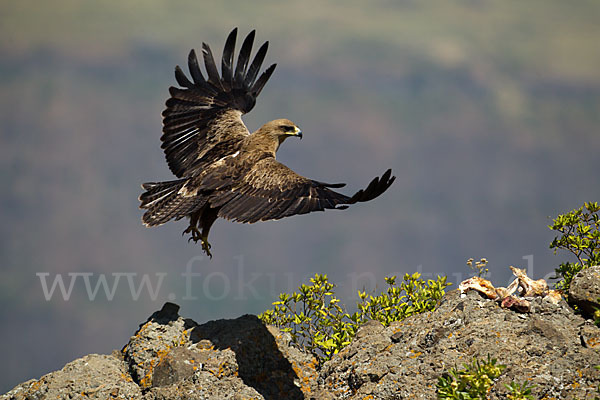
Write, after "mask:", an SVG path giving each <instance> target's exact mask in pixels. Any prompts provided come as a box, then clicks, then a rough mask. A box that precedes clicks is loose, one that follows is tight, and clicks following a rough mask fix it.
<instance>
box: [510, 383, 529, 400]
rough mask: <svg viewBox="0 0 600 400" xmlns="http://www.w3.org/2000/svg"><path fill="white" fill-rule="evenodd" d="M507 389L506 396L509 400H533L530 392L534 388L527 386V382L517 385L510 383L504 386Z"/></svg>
mask: <svg viewBox="0 0 600 400" xmlns="http://www.w3.org/2000/svg"><path fill="white" fill-rule="evenodd" d="M504 386H506V388H507V389H508V391H509V393H508V395H507V397H508V399H509V400H534V398H533V395H532V394H531V390H532V389H533V388H534V386H529V385H528V384H527V382H523V383H517V382H514V381H513V382H511V383H510V385H504Z"/></svg>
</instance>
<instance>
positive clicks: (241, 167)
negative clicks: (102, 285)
mask: <svg viewBox="0 0 600 400" xmlns="http://www.w3.org/2000/svg"><path fill="white" fill-rule="evenodd" d="M254 36H255V32H254V31H252V32H250V34H248V36H246V39H244V42H243V43H242V46H241V49H240V52H239V55H238V57H237V62H236V63H235V65H234V53H235V43H236V37H237V28H236V29H234V30H233V31H232V32H231V33H230V34H229V36H228V37H227V40H226V41H225V47H224V49H223V56H222V58H221V74H220V75H219V71H218V69H217V65H216V63H215V60H214V57H213V55H212V51H211V49H210V47H209V46H208V45H207V44H206V43H203V44H202V58H203V61H204V67H205V70H206V77H205V76H204V74H203V73H202V71H201V69H200V64H199V63H198V58H197V56H196V53H195V51H194V50H192V51H190V54H189V56H188V69H189V74H190V76H191V80H190V79H189V78H188V77H187V76H186V75H185V73H184V72H183V71H182V70H181V68H180V67H179V66H177V67H176V68H175V79H176V80H177V83H178V84H179V86H180V87H181V88H176V87H170V88H169V93H170V95H171V97H170V98H169V99H168V100H167V103H166V107H167V108H166V109H165V110H164V111H163V114H162V115H163V135H162V136H161V141H162V146H161V147H162V149H163V150H164V152H165V157H166V159H167V164H168V165H169V168H170V169H171V171H172V172H173V174H175V176H176V177H177V178H179V179H176V180H172V181H167V182H148V183H144V184H142V187H143V188H144V190H145V192H144V193H142V195H141V196H140V202H141V204H140V208H142V209H146V210H147V211H146V212H145V214H144V216H143V217H142V221H143V222H144V224H145V225H146V226H156V225H161V224H164V223H165V222H167V221H170V220H179V219H181V218H183V217H189V219H190V224H189V226H188V227H187V229H186V230H185V231H184V232H183V233H184V234H186V233H189V234H190V235H191V236H190V240H194V242H197V241H201V243H202V249H203V250H204V252H206V254H207V255H209V256H211V257H212V255H211V252H210V247H211V246H210V244H209V243H208V234H209V231H210V228H211V226H212V224H213V223H214V222H215V220H216V219H217V218H219V217H221V218H225V219H228V220H233V221H237V222H243V223H254V222H258V221H267V220H274V219H280V218H283V217H289V216H292V215H296V214H306V213H309V212H312V211H323V210H325V209H344V208H347V207H348V205H350V204H354V203H357V202H364V201H369V200H372V199H374V198H376V197H377V196H379V195H380V194H382V193H383V192H385V191H386V190H387V188H388V187H389V186H390V185H391V184H392V182H393V181H394V179H395V177H394V176H391V170H389V169H388V170H387V171H386V172H385V173H384V174H383V175H382V176H381V177H377V178H375V179H373V180H372V181H371V183H369V185H368V186H367V188H366V189H363V190H359V191H358V192H356V193H355V194H354V195H352V196H346V195H344V194H341V193H338V192H336V191H334V190H332V188H340V187H343V186H344V184H328V183H324V182H319V181H316V180H313V179H308V178H305V177H303V176H301V175H299V174H297V173H295V172H294V171H292V170H291V169H290V168H288V167H286V166H285V165H284V164H282V163H280V162H279V161H277V160H276V159H275V153H276V152H277V149H278V148H279V145H280V144H281V143H282V142H283V141H284V140H285V139H286V138H288V137H292V136H294V137H299V138H302V131H301V130H300V129H299V128H298V126H297V125H296V124H294V123H293V122H292V121H290V120H288V119H276V120H274V121H270V122H267V123H266V124H264V125H263V126H262V127H260V128H259V129H258V130H257V131H255V132H253V133H250V132H249V131H248V128H246V125H244V122H243V121H242V118H241V117H242V115H243V114H246V113H248V112H249V111H250V110H252V108H253V107H254V105H255V104H256V98H257V97H258V95H259V94H260V92H261V91H262V89H263V87H264V86H265V84H266V83H267V81H268V80H269V78H270V77H271V74H272V73H273V71H274V70H275V64H273V65H271V66H270V67H268V68H267V69H266V70H265V71H264V72H263V73H262V74H259V72H260V69H261V66H262V63H263V61H264V59H265V55H266V53H267V48H268V44H269V42H265V43H264V44H263V45H262V46H261V47H260V48H259V50H258V51H257V52H256V54H255V56H254V59H253V60H252V62H251V63H250V58H251V57H250V53H251V51H252V45H253V43H254Z"/></svg>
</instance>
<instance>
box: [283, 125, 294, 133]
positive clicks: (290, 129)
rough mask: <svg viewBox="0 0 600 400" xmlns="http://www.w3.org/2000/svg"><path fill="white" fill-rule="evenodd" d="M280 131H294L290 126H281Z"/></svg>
mask: <svg viewBox="0 0 600 400" xmlns="http://www.w3.org/2000/svg"><path fill="white" fill-rule="evenodd" d="M281 130H282V131H284V132H295V131H296V129H295V128H294V127H293V126H291V125H281Z"/></svg>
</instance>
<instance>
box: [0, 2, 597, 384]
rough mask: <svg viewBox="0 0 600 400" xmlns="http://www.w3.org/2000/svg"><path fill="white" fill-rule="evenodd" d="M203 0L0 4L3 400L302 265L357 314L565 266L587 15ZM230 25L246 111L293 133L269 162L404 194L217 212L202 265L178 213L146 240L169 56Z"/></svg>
mask: <svg viewBox="0 0 600 400" xmlns="http://www.w3.org/2000/svg"><path fill="white" fill-rule="evenodd" d="M201 3H205V2H168V1H158V0H152V1H144V2H142V1H131V2H120V3H119V2H108V1H95V2H78V1H69V0H57V1H53V2H34V1H20V2H8V1H4V2H0V38H1V39H0V54H1V55H2V57H1V58H0V143H1V145H0V166H1V167H0V173H1V174H2V175H1V176H2V183H3V190H2V191H1V192H0V208H1V213H0V218H1V219H0V222H1V223H0V252H1V253H0V254H1V255H2V264H1V265H2V279H1V280H0V305H1V307H0V309H1V311H0V337H1V338H2V339H3V340H2V343H3V345H2V347H1V348H0V349H1V351H2V354H3V356H4V359H5V363H6V364H7V365H10V366H11V368H10V370H9V371H7V372H5V373H4V374H3V375H2V376H1V377H0V392H4V391H5V390H7V389H9V388H10V387H12V385H14V384H16V383H17V382H20V381H23V380H25V379H27V378H29V377H33V376H39V375H41V374H42V373H44V372H47V371H50V370H52V369H56V368H58V367H60V366H62V365H63V364H64V363H65V362H67V361H69V360H71V359H73V358H75V357H77V356H79V355H82V354H84V353H89V352H93V351H97V352H104V353H106V352H109V351H110V349H111V348H113V347H116V346H119V344H121V343H124V342H126V339H127V335H128V334H129V333H130V332H131V331H132V330H133V328H135V327H132V326H129V325H127V324H128V323H127V322H126V321H131V318H130V315H131V313H133V312H135V313H137V314H136V315H140V314H144V313H149V312H150V311H152V310H154V309H156V308H157V306H158V305H160V304H161V303H162V302H164V301H165V300H176V301H177V302H178V303H179V304H181V305H182V306H183V307H184V308H185V309H187V311H185V314H186V315H190V316H194V315H196V316H198V317H197V318H195V319H196V320H198V321H199V322H202V320H201V319H209V318H222V317H237V316H238V315H240V314H242V313H244V312H253V313H258V312H260V311H262V310H264V309H265V308H266V307H267V306H268V305H270V302H271V301H273V300H274V297H275V296H276V295H277V294H278V293H279V292H280V291H285V290H289V289H291V288H293V287H296V286H297V285H298V284H299V283H300V282H301V281H302V280H303V279H304V278H305V277H307V276H310V275H312V274H313V273H314V272H323V273H328V274H329V275H330V276H331V277H332V278H333V280H334V281H336V282H339V283H340V284H341V287H340V288H339V292H341V293H346V296H347V299H348V303H352V301H353V297H352V296H354V293H355V289H357V288H362V285H366V286H367V287H368V288H372V287H371V280H370V279H375V280H376V282H377V283H379V284H380V285H381V283H382V282H383V277H384V276H385V275H389V274H392V273H404V272H413V271H415V270H421V271H422V272H423V273H426V274H427V273H431V274H438V273H440V274H441V273H443V274H448V275H449V279H450V280H451V281H453V282H457V281H458V280H459V278H460V276H461V275H460V274H466V273H467V270H466V268H464V261H465V260H466V259H467V258H469V257H487V258H488V259H490V260H491V263H490V266H491V270H492V275H493V276H494V280H495V281H497V282H500V281H502V280H503V279H505V280H508V276H504V275H503V274H504V271H507V268H505V267H506V265H508V264H512V265H520V266H522V267H525V266H527V261H526V260H525V259H523V257H528V256H530V255H533V268H534V273H533V275H534V276H536V277H541V276H544V275H547V274H549V273H550V272H552V271H553V269H554V266H555V265H557V264H558V263H559V262H560V261H562V260H563V259H565V258H566V257H567V256H566V255H563V256H560V257H555V256H553V255H552V253H551V251H550V250H548V249H547V247H548V243H549V242H550V240H551V239H552V237H553V235H552V233H551V232H550V231H549V230H548V229H547V228H546V225H547V224H548V223H549V222H550V221H549V219H548V217H549V216H554V215H556V214H557V213H560V212H563V211H566V210H568V209H571V208H574V207H577V206H579V205H580V204H581V203H582V202H583V201H588V200H594V201H599V200H600V185H599V180H598V171H600V157H598V154H600V132H599V131H598V127H599V126H600V47H598V43H597V42H598V38H599V37H600V24H599V23H598V20H599V18H600V3H598V2H596V1H580V2H577V3H567V2H562V1H541V0H539V1H529V2H526V3H524V2H519V1H504V2H492V1H476V0H470V1H460V2H447V1H433V2H419V1H403V2H384V1H382V2H378V3H369V6H368V7H367V6H364V5H363V4H364V3H363V2H358V1H345V2H338V1H330V2H316V1H315V2H309V3H307V2H303V3H298V4H296V5H292V4H283V3H281V2H276V1H261V2H235V1H228V2H215V3H212V4H201ZM375 4H376V5H375ZM235 26H238V27H239V28H240V32H241V33H242V34H246V33H247V32H249V31H250V30H251V29H257V41H258V42H262V41H265V40H269V41H270V48H269V53H268V55H267V61H266V63H272V62H276V63H277V64H278V67H277V69H276V71H275V74H274V75H273V77H272V79H271V81H270V82H269V83H268V85H267V86H266V87H265V89H264V91H263V93H262V94H261V97H260V98H259V102H258V104H257V107H256V108H255V109H254V110H253V111H252V113H250V114H249V115H247V116H246V117H245V121H246V122H247V124H248V125H249V127H250V128H251V129H256V128H258V127H259V126H260V125H261V124H262V123H264V122H266V121H268V120H270V119H274V118H278V117H287V118H290V119H292V120H293V121H294V122H296V123H297V124H298V125H299V126H300V127H301V128H302V130H303V131H304V134H305V136H304V139H303V140H302V141H291V140H290V141H287V142H286V143H285V145H284V146H282V148H281V150H280V152H279V153H278V158H279V159H280V160H282V161H283V162H285V163H286V164H288V165H289V166H291V167H292V168H294V169H295V170H296V171H298V172H300V173H302V174H304V175H306V176H309V177H312V178H316V179H320V180H324V181H343V182H347V183H348V192H351V191H352V190H355V189H357V188H359V187H361V186H362V185H365V184H366V183H367V182H368V180H369V179H371V178H372V177H373V176H375V175H377V174H380V173H382V172H383V171H384V170H385V169H386V168H388V167H391V168H393V169H394V172H395V174H396V175H397V181H396V183H395V184H394V185H393V186H392V187H391V188H390V190H389V191H388V192H387V193H386V194H385V195H384V196H383V197H381V198H380V199H377V201H375V202H373V203H370V204H366V205H359V206H357V207H353V208H351V209H349V210H347V211H344V212H327V213H319V214H316V215H308V216H304V217H294V218H290V219H287V220H282V221H279V222H274V223H273V222H270V223H263V224H257V225H250V226H245V225H237V224H232V223H228V222H224V221H219V222H217V224H216V225H215V227H214V228H213V232H212V233H211V238H212V244H213V253H214V255H215V257H214V259H213V260H212V261H210V262H209V261H208V260H205V259H202V258H201V254H202V253H201V251H200V249H199V247H198V246H194V245H192V244H188V243H187V242H186V239H184V238H182V237H181V231H183V229H184V228H185V223H183V222H180V223H171V224H168V225H166V226H164V227H161V228H157V229H152V230H149V229H146V228H144V227H143V226H142V225H141V223H140V215H141V212H140V211H139V210H138V209H137V204H138V203H137V196H138V195H139V193H140V190H141V189H140V186H139V185H140V183H141V182H145V181H151V180H158V179H170V178H171V176H172V175H171V174H170V172H169V171H168V168H167V166H166V163H165V162H164V157H163V154H162V152H161V149H160V142H159V137H160V129H161V118H160V113H161V111H162V109H163V105H164V101H165V100H166V97H167V95H168V92H167V88H168V86H170V85H172V84H174V83H175V80H174V77H173V68H174V66H175V64H180V65H184V64H185V61H186V57H187V52H188V51H189V49H190V48H192V47H195V48H196V49H199V48H200V47H201V43H202V41H206V42H208V43H209V44H211V45H212V47H213V50H214V52H215V53H217V54H220V52H221V49H222V46H223V43H224V41H225V38H226V36H227V34H228V32H229V31H230V30H231V29H232V28H233V27H235ZM529 259H530V258H529ZM188 267H189V268H188ZM495 267H498V269H499V270H500V271H502V272H496V271H494V268H495ZM186 270H191V271H193V272H194V273H200V274H202V275H201V276H199V277H193V278H190V279H188V280H187V281H186V279H185V277H183V276H182V273H186ZM36 273H42V274H48V275H40V276H38V275H36ZM69 273H70V274H71V275H70V276H69V275H68V274H69ZM115 273H116V274H120V275H113V274H115ZM56 274H62V275H61V276H62V277H64V280H65V285H66V289H68V287H69V283H70V279H71V278H74V279H76V280H75V281H74V282H75V283H74V285H73V291H72V294H71V296H70V297H69V298H70V300H69V301H64V300H63V298H62V296H61V295H60V288H59V287H58V286H56V287H55V289H56V291H55V293H54V295H53V296H52V298H51V299H50V300H49V301H47V300H46V299H45V295H44V290H43V287H42V281H41V280H40V277H41V278H42V280H43V279H47V282H46V283H47V284H48V286H49V287H50V285H51V284H52V282H53V279H54V278H55V277H56ZM73 274H79V275H73ZM86 274H87V275H86ZM101 274H105V276H106V278H107V280H108V283H109V285H112V284H113V283H114V282H115V279H117V278H116V276H121V278H119V279H120V281H119V282H118V285H116V286H115V288H116V289H115V291H114V297H113V298H112V300H107V295H106V294H105V293H104V291H103V289H102V288H100V287H99V290H98V291H97V292H96V297H95V300H93V301H90V299H89V296H88V294H87V292H86V286H85V279H88V280H89V282H88V284H89V285H91V286H90V287H91V288H92V289H93V288H95V287H96V282H97V281H98V279H99V278H100V277H101V276H102V275H101ZM134 274H137V275H134ZM157 274H159V275H157ZM86 276H87V278H85V277H86ZM161 276H162V278H160V277H161ZM44 277H46V278H44ZM143 277H147V279H149V280H150V281H151V282H152V283H153V284H154V285H155V286H156V284H157V282H158V281H159V280H160V279H163V280H162V285H161V286H160V288H159V290H158V291H157V293H156V296H151V295H150V294H149V293H148V291H147V290H146V289H143V290H142V291H141V292H139V294H138V296H137V297H136V296H135V293H132V292H131V290H130V288H129V286H128V284H129V283H130V282H131V283H132V284H134V286H135V288H137V287H138V286H139V284H140V283H139V282H140V281H141V280H142V279H143ZM134 292H135V291H134ZM108 297H111V296H108ZM135 298H137V300H136V299H135ZM115 320H117V321H122V322H123V323H122V329H120V330H119V331H114V330H112V328H111V330H106V329H105V327H106V326H107V325H106V324H107V322H108V321H113V323H112V324H111V325H110V326H112V327H114V326H118V324H115V323H114V321H115ZM66 327H68V329H67V328H66Z"/></svg>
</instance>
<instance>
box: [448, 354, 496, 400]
mask: <svg viewBox="0 0 600 400" xmlns="http://www.w3.org/2000/svg"><path fill="white" fill-rule="evenodd" d="M505 368H506V365H497V364H496V359H495V358H494V359H491V358H490V356H489V355H488V360H487V362H485V363H480V362H479V360H477V358H473V362H472V363H470V364H464V369H461V370H457V369H456V368H451V369H450V371H449V372H448V373H445V374H443V375H442V376H440V377H439V378H438V383H437V395H438V398H440V399H456V400H476V399H486V398H487V397H486V396H487V393H488V392H489V390H490V389H491V387H492V385H493V384H494V380H495V379H497V378H498V377H499V376H500V374H502V372H503V371H504V369H505Z"/></svg>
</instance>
